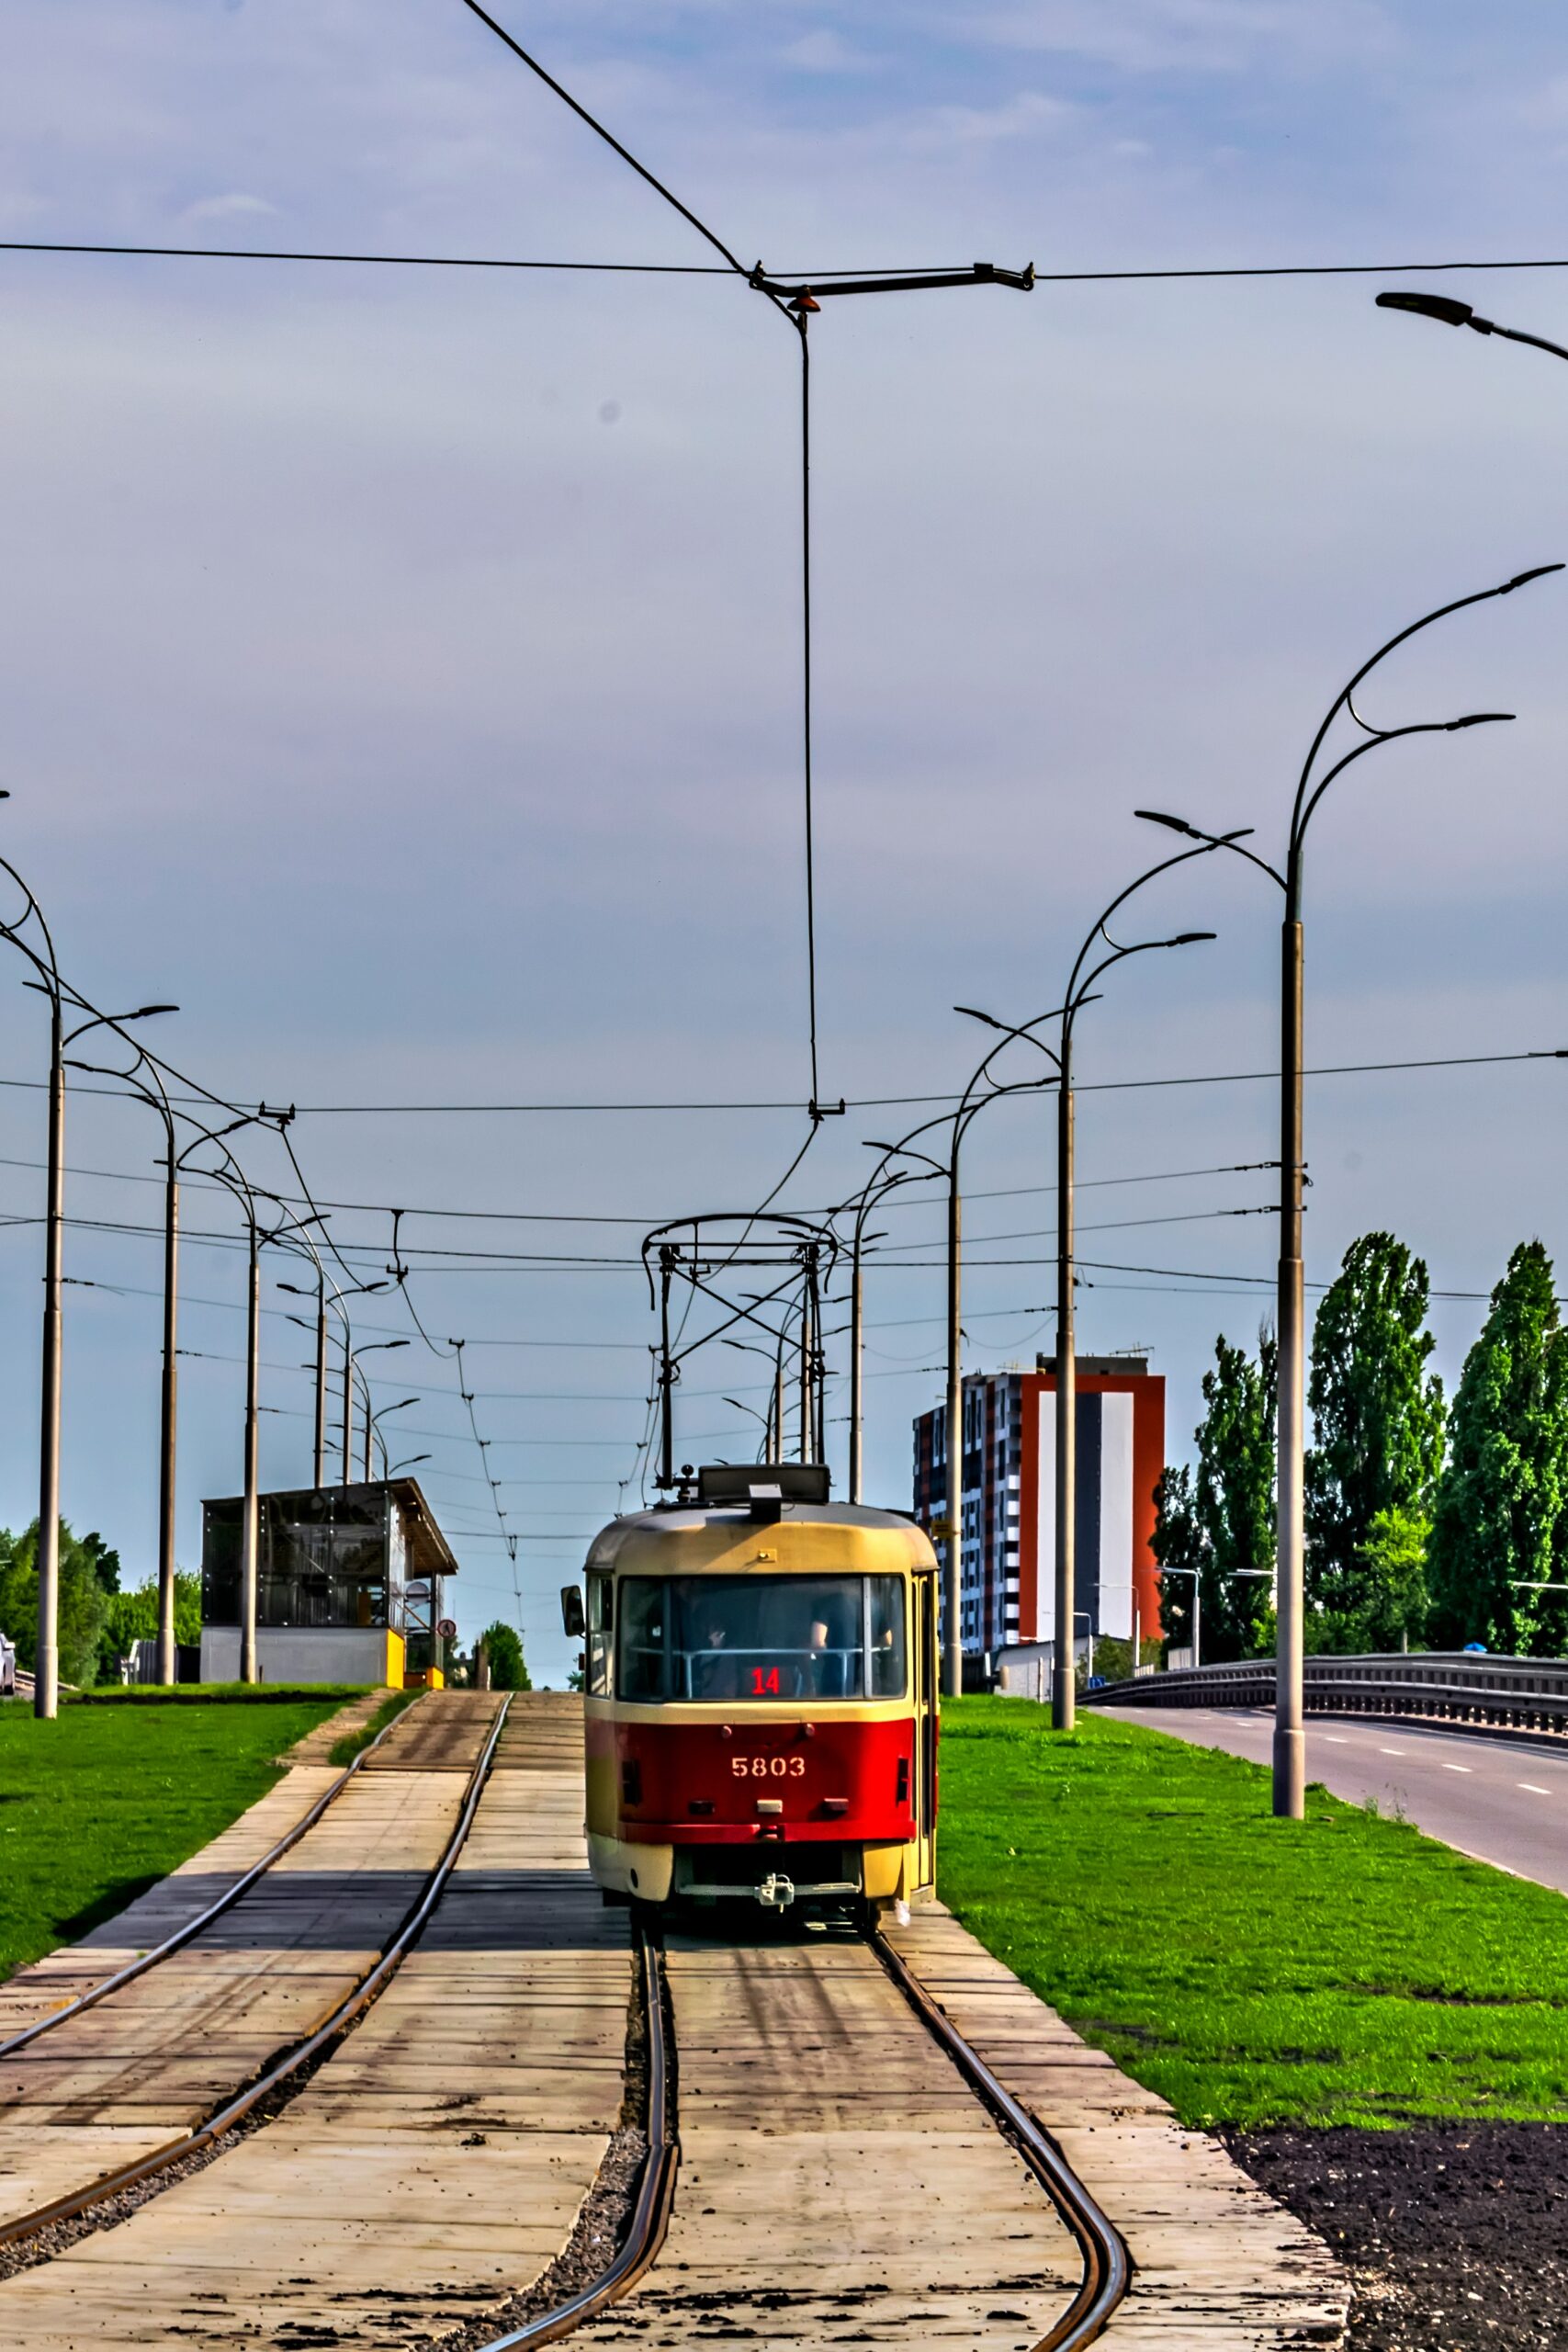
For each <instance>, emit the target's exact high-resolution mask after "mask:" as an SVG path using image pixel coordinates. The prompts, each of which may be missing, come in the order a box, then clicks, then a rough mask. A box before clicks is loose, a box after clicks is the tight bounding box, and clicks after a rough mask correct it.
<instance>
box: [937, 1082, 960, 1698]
mask: <svg viewBox="0 0 1568 2352" xmlns="http://www.w3.org/2000/svg"><path fill="white" fill-rule="evenodd" d="M958 1143H959V1131H958V1127H957V1125H956V1124H955V1125H954V1127H953V1159H952V1162H951V1165H950V1167H949V1170H948V1182H947V1551H946V1554H945V1557H944V1563H943V1571H942V1610H943V1613H944V1615H945V1617H946V1619H947V1623H946V1627H945V1634H946V1638H945V1641H944V1642H943V1645H942V1649H943V1656H942V1691H943V1694H944V1696H946V1697H947V1698H949V1699H955V1698H957V1697H958V1696H959V1694H960V1693H961V1692H962V1691H963V1689H964V1199H963V1194H962V1193H961V1192H960V1191H959V1185H958Z"/></svg>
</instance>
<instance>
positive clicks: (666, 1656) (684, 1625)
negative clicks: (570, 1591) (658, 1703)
mask: <svg viewBox="0 0 1568 2352" xmlns="http://www.w3.org/2000/svg"><path fill="white" fill-rule="evenodd" d="M620 1614H621V1623H620V1660H619V1665H620V1670H619V1675H618V1684H619V1692H620V1696H621V1697H622V1698H623V1699H634V1700H635V1699H643V1700H648V1699H686V1700H693V1699H694V1700H698V1701H701V1700H711V1701H713V1702H722V1701H725V1700H733V1699H861V1698H869V1699H897V1698H901V1697H902V1696H903V1693H904V1690H905V1686H906V1679H907V1671H908V1669H907V1665H906V1657H905V1648H906V1645H905V1631H904V1587H903V1580H902V1578H901V1577H804V1576H801V1577H670V1578H668V1579H663V1578H659V1579H656V1578H654V1577H626V1580H625V1582H624V1583H623V1584H622V1586H621V1589H620Z"/></svg>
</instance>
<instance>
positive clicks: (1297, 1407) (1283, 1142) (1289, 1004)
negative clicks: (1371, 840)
mask: <svg viewBox="0 0 1568 2352" xmlns="http://www.w3.org/2000/svg"><path fill="white" fill-rule="evenodd" d="M1562 568H1563V567H1562V564H1560V563H1544V564H1538V565H1537V566H1536V567H1535V569H1534V570H1533V571H1521V572H1519V573H1517V574H1516V576H1515V577H1514V578H1513V579H1512V580H1506V581H1504V582H1502V583H1501V585H1500V586H1498V587H1495V588H1483V589H1480V590H1478V591H1477V593H1476V594H1473V595H1471V596H1456V597H1455V598H1453V599H1452V601H1451V602H1450V603H1449V604H1446V605H1438V606H1437V607H1436V609H1435V610H1434V611H1432V612H1429V613H1426V614H1424V615H1423V616H1422V617H1421V618H1420V619H1419V620H1417V621H1412V622H1411V623H1410V625H1409V627H1408V628H1402V629H1401V630H1399V632H1398V633H1397V635H1396V636H1393V637H1391V638H1390V639H1388V641H1387V642H1386V644H1383V645H1381V646H1380V647H1379V648H1378V650H1377V651H1376V652H1375V653H1374V654H1373V655H1372V657H1371V660H1370V661H1368V662H1363V663H1362V664H1361V667H1360V668H1359V670H1358V671H1357V672H1356V673H1355V676H1354V677H1353V678H1351V679H1350V680H1349V682H1348V684H1346V685H1344V686H1342V687H1341V688H1340V690H1339V692H1338V694H1337V695H1336V696H1335V697H1334V700H1333V701H1332V702H1331V703H1330V705H1329V707H1328V709H1327V711H1326V712H1325V715H1324V718H1323V721H1322V723H1321V725H1320V726H1319V728H1318V729H1317V732H1316V734H1315V735H1314V737H1313V740H1312V745H1311V748H1310V750H1309V751H1308V752H1307V755H1306V759H1305V761H1304V763H1303V767H1302V772H1301V775H1300V777H1299V779H1298V781H1297V785H1296V794H1295V799H1294V801H1293V802H1292V809H1291V823H1290V831H1289V834H1288V836H1287V840H1286V854H1285V870H1284V872H1283V874H1281V873H1280V872H1279V870H1278V869H1277V868H1276V867H1274V866H1272V865H1269V863H1268V862H1267V860H1266V859H1263V858H1260V857H1258V855H1257V854H1256V853H1255V852H1253V851H1252V850H1249V849H1245V848H1243V847H1241V845H1240V840H1239V837H1238V836H1236V835H1234V834H1231V835H1225V834H1214V833H1206V832H1204V831H1202V829H1201V827H1200V826H1197V825H1191V824H1189V823H1188V822H1187V821H1186V820H1185V819H1183V818H1180V817H1170V816H1167V815H1164V814H1162V813H1161V812H1159V811H1157V810H1155V809H1139V810H1137V811H1136V814H1137V815H1139V816H1140V817H1144V818H1146V819H1147V820H1149V821H1150V822H1152V823H1155V824H1159V825H1165V826H1167V827H1168V828H1169V829H1170V830H1171V831H1174V832H1179V833H1184V834H1187V835H1188V836H1190V838H1191V839H1193V840H1194V841H1197V842H1200V843H1201V845H1203V846H1204V847H1207V848H1211V849H1235V851H1236V854H1238V855H1239V856H1241V857H1245V858H1246V859H1247V862H1248V864H1249V865H1255V866H1257V867H1258V870H1259V871H1260V872H1261V873H1264V874H1266V875H1268V876H1269V878H1270V880H1271V881H1273V882H1275V883H1276V884H1277V885H1278V886H1279V888H1280V890H1281V891H1282V892H1283V893H1284V899H1285V915H1284V922H1283V923H1282V924H1281V926H1280V1261H1279V1289H1278V1315H1279V1333H1280V1348H1279V1383H1280V1390H1279V1403H1278V1453H1277V1462H1276V1469H1275V1479H1276V1490H1277V1504H1276V1520H1277V1532H1276V1552H1277V1560H1278V1566H1277V1572H1276V1575H1277V1581H1276V1608H1277V1615H1278V1624H1279V1656H1278V1663H1277V1667H1276V1671H1275V1682H1274V1694H1275V1695H1274V1790H1273V1802H1274V1811H1275V1814H1276V1815H1278V1816H1279V1817H1280V1818H1281V1819H1286V1820H1292V1821H1300V1820H1302V1819H1303V1817H1304V1814H1305V1806H1306V1734H1305V1729H1304V1722H1305V1717H1304V1708H1303V1680H1302V1660H1303V1612H1304V1605H1305V1603H1304V1567H1305V1557H1306V1529H1305V1473H1306V1302H1305V1283H1304V1278H1303V1261H1302V1189H1303V1178H1304V1174H1305V1166H1304V1161H1303V1117H1302V1075H1303V978H1304V956H1303V924H1302V883H1303V858H1304V853H1305V846H1306V832H1307V828H1308V826H1309V825H1310V824H1311V822H1312V820H1313V817H1314V814H1315V813H1316V810H1317V809H1318V806H1319V804H1320V802H1321V801H1322V799H1323V796H1324V794H1325V792H1326V791H1327V790H1328V787H1329V786H1330V785H1331V784H1332V783H1334V781H1335V779H1336V778H1337V776H1339V775H1343V774H1344V772H1345V770H1346V769H1347V768H1348V767H1350V766H1352V765H1353V764H1354V763H1355V762H1356V761H1357V760H1359V759H1364V758H1365V757H1366V755H1367V753H1368V752H1374V751H1377V750H1380V749H1381V748H1382V745H1384V744H1385V743H1393V742H1398V741H1401V740H1402V739H1404V737H1406V736H1411V735H1453V734H1458V733H1459V732H1461V730H1462V729H1465V728H1469V727H1483V726H1488V725H1492V724H1496V723H1501V722H1503V721H1506V720H1507V719H1510V718H1512V717H1513V715H1514V714H1513V713H1512V711H1506V710H1477V711H1469V712H1467V713H1465V714H1464V715H1463V716H1462V717H1461V718H1444V719H1425V720H1421V721H1418V722H1416V723H1413V724H1411V725H1409V726H1405V727H1373V726H1371V725H1370V724H1369V723H1368V721H1367V720H1366V719H1364V718H1362V717H1361V714H1360V712H1359V710H1358V709H1357V708H1356V702H1355V695H1356V690H1357V688H1358V687H1359V685H1361V684H1362V683H1363V681H1364V680H1365V679H1366V678H1368V677H1369V676H1370V675H1371V673H1372V671H1374V670H1375V669H1376V668H1377V667H1378V665H1379V663H1380V662H1383V661H1384V660H1386V658H1387V657H1388V655H1389V654H1391V653H1392V652H1393V650H1395V648H1396V647H1398V646H1401V645H1404V643H1405V642H1406V641H1407V640H1408V639H1411V638H1413V637H1416V636H1417V635H1419V633H1420V632H1421V631H1422V630H1423V629H1427V628H1431V627H1432V625H1433V623H1434V622H1436V621H1440V620H1444V619H1446V618H1447V616H1449V615H1450V613H1459V612H1463V611H1464V610H1465V609H1466V607H1467V606H1469V605H1483V604H1486V603H1488V602H1490V600H1491V599H1492V598H1494V597H1496V596H1507V595H1511V594H1513V592H1514V590H1515V589H1516V588H1523V587H1525V586H1527V585H1528V583H1529V582H1531V581H1532V580H1540V579H1544V578H1545V577H1546V575H1547V574H1548V573H1549V572H1553V571H1562ZM1341 712H1344V713H1345V715H1346V716H1347V717H1348V718H1349V719H1350V720H1351V721H1352V722H1353V724H1354V725H1355V726H1357V727H1358V728H1359V729H1360V730H1361V734H1362V737H1363V739H1364V740H1363V741H1360V742H1359V743H1355V744H1353V745H1352V746H1351V748H1350V750H1349V751H1348V752H1343V753H1342V754H1341V755H1340V757H1339V758H1337V760H1335V761H1334V763H1332V765H1330V766H1328V767H1327V768H1325V769H1324V770H1323V771H1322V772H1321V773H1319V770H1318V760H1319V757H1320V755H1321V753H1322V752H1323V748H1324V744H1325V740H1326V738H1327V735H1328V732H1329V729H1330V728H1331V727H1332V726H1333V724H1334V721H1335V720H1336V719H1337V718H1338V717H1339V715H1340V713H1341Z"/></svg>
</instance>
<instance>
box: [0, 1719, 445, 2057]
mask: <svg viewBox="0 0 1568 2352" xmlns="http://www.w3.org/2000/svg"><path fill="white" fill-rule="evenodd" d="M428 1695H429V1694H428V1692H426V1691H421V1692H420V1693H419V1694H418V1697H416V1698H415V1699H414V1700H412V1702H411V1703H410V1704H409V1705H408V1706H406V1707H400V1709H399V1710H398V1713H396V1714H395V1715H394V1716H393V1717H392V1719H391V1722H390V1723H385V1724H382V1726H381V1728H380V1730H379V1731H378V1733H377V1735H376V1736H375V1738H374V1739H371V1740H367V1742H366V1744H365V1746H364V1747H362V1748H361V1749H360V1751H359V1753H358V1755H357V1756H355V1758H353V1759H352V1761H351V1762H350V1763H349V1764H348V1766H347V1767H346V1769H345V1770H344V1771H343V1772H342V1773H340V1775H339V1776H338V1778H337V1779H336V1780H335V1781H333V1784H332V1786H331V1787H330V1788H328V1789H323V1790H322V1792H321V1795H320V1796H319V1797H318V1798H317V1799H316V1802H315V1804H313V1805H312V1806H311V1807H310V1811H309V1813H307V1814H305V1815H302V1816H301V1818H300V1819H299V1821H297V1822H296V1823H295V1825H294V1826H293V1828H292V1829H290V1830H289V1831H288V1834H287V1836H285V1837H282V1838H279V1839H278V1841H277V1843H276V1846H272V1847H269V1849H267V1851H266V1852H265V1854H264V1855H263V1856H262V1858H261V1860H260V1861H259V1862H253V1863H252V1865H251V1867H250V1869H249V1870H248V1871H245V1872H244V1874H243V1877H241V1878H237V1879H236V1880H235V1881H234V1883H233V1885H232V1886H231V1887H229V1888H227V1889H226V1890H225V1892H224V1893H223V1894H220V1896H219V1897H218V1900H217V1901H216V1902H215V1903H209V1905H208V1906H207V1908H206V1910H205V1911H200V1912H198V1913H197V1916H196V1917H195V1918H193V1919H187V1920H186V1924H185V1926H184V1927H183V1928H175V1932H174V1934H173V1935H172V1936H166V1937H165V1938H164V1941H163V1942H162V1943H161V1944H154V1945H153V1946H152V1950H151V1951H144V1952H141V1953H139V1954H138V1956H137V1958H136V1959H135V1960H131V1961H127V1962H126V1964H125V1966H124V1967H123V1968H117V1969H116V1970H115V1973H114V1974H113V1975H112V1976H106V1977H105V1978H104V1981H103V1983H102V1984H101V1985H90V1986H89V1987H88V1989H87V1991H86V1992H85V1993H78V1994H77V1996H76V1997H75V1999H74V2000H73V2001H67V2003H66V2004H65V2007H63V2008H62V2009H51V2011H50V2014H49V2015H48V2017H45V2018H35V2019H34V2021H33V2023H32V2024H31V2025H29V2026H24V2027H23V2029H22V2030H21V2032H20V2033H14V2034H12V2035H11V2037H10V2039H9V2041H0V2058H9V2057H10V2055H11V2054H12V2052H13V2051H17V2050H25V2049H26V2048H27V2046H28V2042H29V2041H37V2040H38V2038H39V2034H40V2033H48V2032H50V2031H51V2030H52V2029H53V2028H54V2027H55V2026H57V2025H63V2024H64V2023H65V2020H66V2018H75V2017H80V2016H81V2014H82V2011H83V2010H84V2009H90V2008H91V2007H93V2005H94V2003H95V2002H97V2001H101V2000H103V1999H104V1998H105V1996H107V1995H108V1994H110V1993H118V1990H119V1988H120V1986H121V1985H130V1984H131V1983H132V1982H133V1981H134V1980H135V1979H136V1978H137V1977H138V1976H145V1975H146V1973H147V1971H148V1970H149V1969H150V1968H156V1967H157V1965H158V1963H159V1962H160V1961H164V1960H167V1959H169V1958H170V1956H171V1955H172V1954H173V1953H175V1952H176V1951H180V1950H182V1949H183V1947H184V1946H185V1945H186V1944H188V1943H189V1942H190V1941H191V1940H192V1939H193V1938H194V1937H196V1936H198V1935H200V1933H201V1931H202V1929H203V1928H209V1927H210V1926H211V1925H212V1922H213V1920H214V1919H217V1918H220V1917H221V1916H222V1914H223V1913H224V1912H225V1911H227V1910H228V1909H229V1907H230V1905H231V1904H235V1903H237V1902H238V1901H239V1899H240V1897H241V1895H242V1894H246V1893H247V1892H248V1891H249V1890H250V1888H252V1887H253V1886H254V1884H255V1883H256V1881H257V1879H259V1878H262V1877H264V1876H265V1873H266V1872H267V1871H269V1870H271V1868H272V1866H273V1864H274V1863H275V1862H276V1861H279V1860H281V1859H282V1857H283V1856H284V1855H285V1854H287V1853H288V1849H289V1848H290V1847H291V1846H297V1845H298V1844H299V1840H300V1838H303V1837H304V1835H305V1832H306V1831H307V1830H308V1829H313V1828H314V1827H315V1826H316V1824H317V1822H318V1821H320V1819H321V1815H322V1814H323V1813H325V1811H326V1809H327V1807H328V1805H330V1804H333V1802H334V1801H335V1800H336V1799H337V1798H338V1797H340V1796H341V1795H342V1794H343V1792H344V1789H345V1788H346V1787H347V1786H348V1783H349V1781H351V1780H352V1779H353V1778H354V1775H355V1772H357V1771H358V1770H359V1768H360V1766H361V1765H362V1764H363V1763H364V1761H365V1759H366V1758H367V1756H373V1755H374V1754H375V1752H376V1750H377V1748H378V1747H380V1745H381V1742H382V1741H383V1740H384V1739H385V1738H386V1736H387V1734H388V1733H389V1731H390V1730H391V1728H392V1725H393V1724H400V1723H401V1722H402V1721H403V1720H404V1718H405V1717H406V1716H408V1715H411V1714H412V1713H413V1710H414V1708H415V1707H417V1706H418V1704H419V1702H420V1700H421V1699H423V1698H426V1697H428ZM154 1703H155V1702H154ZM344 1736H345V1737H347V1736H348V1735H347V1734H346V1733H345V1734H344Z"/></svg>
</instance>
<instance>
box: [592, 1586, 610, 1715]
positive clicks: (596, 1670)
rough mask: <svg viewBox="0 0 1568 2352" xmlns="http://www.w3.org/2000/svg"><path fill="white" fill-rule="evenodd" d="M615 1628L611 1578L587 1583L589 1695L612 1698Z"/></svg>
mask: <svg viewBox="0 0 1568 2352" xmlns="http://www.w3.org/2000/svg"><path fill="white" fill-rule="evenodd" d="M614 1637H615V1582H614V1579H613V1578H612V1577H589V1579H588V1693H589V1696H590V1698H593V1699H607V1698H608V1697H609V1695H610V1645H611V1643H612V1641H613V1640H614Z"/></svg>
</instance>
